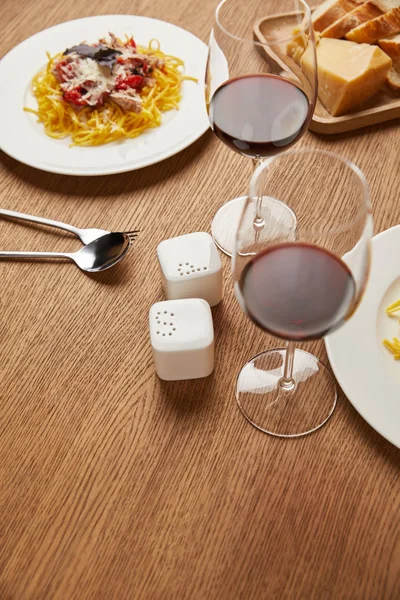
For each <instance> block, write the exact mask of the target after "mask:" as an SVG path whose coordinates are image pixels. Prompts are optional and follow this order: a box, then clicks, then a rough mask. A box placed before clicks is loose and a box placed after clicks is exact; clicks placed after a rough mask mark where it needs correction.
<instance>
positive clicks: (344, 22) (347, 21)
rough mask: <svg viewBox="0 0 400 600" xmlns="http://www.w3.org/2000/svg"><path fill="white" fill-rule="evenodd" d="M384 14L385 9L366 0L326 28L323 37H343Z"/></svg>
mask: <svg viewBox="0 0 400 600" xmlns="http://www.w3.org/2000/svg"><path fill="white" fill-rule="evenodd" d="M382 14H383V11H382V10H381V9H380V8H378V7H377V6H376V5H375V4H374V3H373V2H364V4H362V5H361V6H358V7H357V8H355V9H354V10H351V11H350V12H348V13H346V14H345V15H344V16H343V17H342V18H341V19H338V20H337V21H335V22H334V23H332V25H330V26H329V27H327V28H326V29H324V31H323V32H322V33H321V35H322V37H328V38H337V39H339V38H342V37H344V36H345V35H346V33H348V32H349V31H351V29H354V28H355V27H358V26H359V25H361V24H362V23H365V22H366V21H370V20H371V19H375V18H376V17H379V16H380V15H382Z"/></svg>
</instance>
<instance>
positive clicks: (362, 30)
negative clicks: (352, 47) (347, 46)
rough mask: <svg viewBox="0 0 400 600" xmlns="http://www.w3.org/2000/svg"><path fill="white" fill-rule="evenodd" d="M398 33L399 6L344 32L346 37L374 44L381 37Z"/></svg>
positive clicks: (399, 29) (399, 31)
mask: <svg viewBox="0 0 400 600" xmlns="http://www.w3.org/2000/svg"><path fill="white" fill-rule="evenodd" d="M396 33H400V7H398V6H397V7H395V8H392V9H391V10H389V11H388V12H387V13H384V14H383V15H381V16H380V17H376V18H375V19H372V20H371V21H367V22H366V23H363V24H362V25H359V26H358V27H356V28H355V29H352V30H351V31H349V32H348V33H347V34H346V39H347V40H350V41H351V42H357V43H359V44H362V43H366V44H375V43H376V42H378V41H379V40H380V39H382V38H386V37H388V36H391V35H394V34H396Z"/></svg>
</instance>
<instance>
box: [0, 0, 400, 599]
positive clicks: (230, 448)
mask: <svg viewBox="0 0 400 600" xmlns="http://www.w3.org/2000/svg"><path fill="white" fill-rule="evenodd" d="M215 4H216V2H215V1H214V0H203V1H202V2H201V3H198V4H196V5H194V3H193V2H191V1H190V0H176V1H175V2H172V3H167V2H165V0H130V1H129V2H128V0H99V1H98V2H96V3H95V2H90V1H89V2H78V1H77V0H65V1H64V2H62V3H54V1H53V0H36V1H34V0H25V1H24V2H23V3H22V2H18V1H16V0H3V2H2V3H1V4H0V23H1V25H2V27H1V29H2V35H1V38H0V56H3V55H4V54H5V53H6V52H7V51H9V50H10V49H11V48H12V47H13V46H15V45H16V44H18V43H19V42H21V41H22V40H23V39H25V38H27V37H29V36H31V35H32V34H34V33H36V32H37V31H39V30H41V29H43V28H45V27H48V26H51V25H54V24H56V23H59V22H61V21H66V20H70V19H74V18H79V17H84V16H88V15H95V14H111V13H129V14H140V15H147V16H151V17H157V18H161V19H165V20H169V21H172V22H173V23H176V24H177V25H180V26H182V27H184V28H187V29H189V30H191V31H192V32H193V33H194V34H196V35H198V36H199V37H200V38H201V39H203V40H205V41H206V40H207V38H208V33H209V30H210V26H211V23H212V18H213V11H214V8H215ZM247 4H248V6H249V7H250V6H251V4H252V0H248V2H247ZM1 85H7V82H4V81H3V82H1ZM301 144H306V145H311V146H315V147H320V148H329V149H332V150H335V151H336V152H339V153H341V154H343V155H344V156H347V157H348V158H349V159H351V160H353V161H354V162H356V163H357V164H358V165H359V166H360V168H361V169H362V170H363V171H364V173H365V175H366V177H367V179H368V181H369V183H370V187H371V192H372V202H373V207H374V216H375V225H376V231H380V230H382V229H385V228H387V227H390V226H392V225H395V224H397V223H399V222H400V191H399V181H400V179H399V176H400V171H399V169H400V167H399V156H400V136H399V128H398V124H397V123H395V122H392V123H388V124H385V125H381V126H374V127H371V128H368V129H364V130H362V131H359V132H352V133H348V134H343V135H340V136H333V137H329V138H328V137H326V138H325V137H322V136H321V137H319V136H316V135H313V134H307V135H306V136H305V138H304V140H303V141H302V142H301ZM250 175H251V165H250V161H248V160H246V159H245V158H242V157H240V156H237V155H235V154H234V153H233V152H231V150H229V149H228V148H226V147H225V146H224V145H223V144H222V143H220V141H219V140H217V139H216V138H215V139H214V137H213V134H212V133H211V132H208V133H207V134H206V135H204V136H203V137H202V138H201V139H200V140H199V141H197V142H196V143H195V144H193V145H192V146H191V147H190V148H188V149H187V150H185V151H183V152H181V153H180V154H178V155H176V156H174V157H172V158H170V159H168V160H166V161H164V162H162V163H160V164H158V165H155V166H153V167H148V168H146V169H142V170H140V171H136V172H131V173H126V174H124V175H115V176H110V177H94V178H84V177H66V176H58V175H53V174H48V173H42V172H39V171H36V170H34V169H32V168H29V167H26V166H24V165H22V164H19V163H18V162H16V161H15V160H13V159H11V158H9V157H8V156H6V155H5V154H0V205H1V206H2V207H4V208H10V209H16V210H20V211H25V212H30V213H35V214H42V215H44V216H48V217H50V218H57V219H61V220H64V221H67V222H71V223H74V224H76V225H78V226H82V227H85V226H95V227H102V228H106V229H115V230H121V229H132V228H136V227H138V228H140V229H141V231H142V233H141V234H140V237H139V239H138V242H137V244H136V246H135V248H134V250H133V252H132V253H131V255H130V257H129V258H128V259H127V260H126V261H125V262H123V263H122V264H121V265H120V266H119V267H117V268H115V269H113V270H111V271H109V272H105V273H104V274H102V275H98V276H87V275H84V274H83V273H81V272H80V271H79V270H78V269H77V268H76V267H74V266H73V265H72V264H69V263H68V264H64V263H63V264H54V263H41V264H33V263H28V262H16V261H15V262H11V261H7V262H5V261H3V262H1V263H0V598H1V600H10V599H12V600H20V599H41V598H52V599H53V598H57V599H70V598H71V599H75V598H76V599H78V598H79V599H86V598H95V599H110V598H116V599H125V598H133V599H146V600H147V599H149V600H153V599H155V600H158V599H160V600H161V599H163V600H166V599H168V600H169V599H181V598H182V599H183V598H185V599H186V598H188V599H236V598H243V599H253V598H254V599H256V598H257V599H259V598H266V599H270V598H273V599H275V598H276V599H280V598H295V599H297V598H305V599H316V600H320V599H331V598H334V599H336V598H346V599H360V600H361V599H362V600H364V599H371V600H373V599H393V600H396V599H398V598H400V532H399V525H400V523H399V521H400V490H399V462H400V451H399V450H398V449H396V448H395V447H394V446H392V445H391V444H390V443H388V442H386V441H385V440H384V439H383V438H381V437H380V436H379V435H378V434H377V433H376V432H375V431H374V430H373V429H372V428H371V427H370V426H369V425H368V424H367V423H366V422H365V421H363V419H362V418H361V417H360V416H359V415H358V413H357V412H356V411H355V410H354V409H353V408H352V406H351V404H350V403H349V402H348V401H347V399H346V398H345V397H344V396H343V394H341V395H340V398H339V403H338V407H337V410H336V412H335V414H334V416H333V418H332V419H331V421H330V422H329V424H328V425H327V426H326V427H324V428H323V429H321V430H320V431H318V432H317V433H315V434H313V435H311V436H309V437H305V438H303V439H298V440H286V441H285V440H279V439H275V438H272V437H269V436H268V435H264V434H262V433H259V432H258V431H256V430H255V429H254V428H253V427H251V426H250V425H249V424H248V423H247V422H246V421H245V420H244V419H243V417H242V416H241V414H240V412H239V411H238V409H237V407H236V403H235V400H234V384H235V379H236V375H237V373H238V371H239V369H240V366H241V365H242V364H243V363H244V362H245V361H246V360H248V359H249V358H250V357H251V356H253V355H254V354H256V353H257V352H259V351H261V350H263V349H265V348H267V347H270V346H273V345H274V344H276V340H274V339H273V338H271V337H269V336H267V335H265V334H263V333H262V332H261V331H260V330H258V329H257V328H256V327H255V326H253V325H252V324H251V323H250V322H249V321H248V320H247V319H246V317H245V316H244V314H243V313H242V311H241V310H240V308H239V306H238V303H237V301H236V300H235V298H234V294H233V288H232V281H231V274H230V260H229V259H228V258H226V257H223V266H224V279H225V298H224V301H223V302H222V303H221V304H220V305H219V306H218V307H216V308H215V309H213V315H214V322H215V330H216V367H215V372H214V374H213V376H211V377H210V378H207V379H204V380H197V381H191V382H180V383H165V382H161V381H160V380H158V379H157V377H156V375H155V373H154V368H153V364H152V357H151V349H150V344H149V339H148V327H147V319H148V310H149V308H150V305H151V304H152V303H153V302H155V301H157V300H160V299H162V297H163V295H162V291H161V283H160V277H159V273H158V267H157V262H156V253H155V252H156V246H157V244H158V243H159V242H160V241H161V240H162V239H164V238H168V237H171V236H174V235H179V234H183V233H188V232H191V231H197V230H206V231H207V230H208V229H209V223H210V221H211V217H212V215H213V214H214V212H215V211H216V209H217V208H218V207H219V206H220V205H221V204H222V203H223V202H224V201H225V200H227V199H229V198H231V197H234V196H235V195H237V194H238V193H243V192H245V191H246V189H247V185H248V182H249V178H250ZM0 247H1V249H11V250H12V249H31V250H34V249H43V250H50V249H55V248H57V249H61V250H63V249H68V248H70V249H73V248H78V247H79V243H78V242H77V241H76V240H74V239H72V238H71V236H68V235H65V236H62V235H61V236H60V235H59V233H57V232H56V231H52V230H49V229H45V228H41V227H36V226H30V225H27V224H22V223H16V222H13V221H10V220H1V222H0ZM399 261H400V257H399ZM399 264H400V262H399ZM306 347H307V346H306ZM313 347H314V348H315V350H316V352H317V353H318V354H319V356H320V357H321V358H322V359H323V360H326V353H325V350H324V346H323V343H322V342H319V343H317V344H314V346H313ZM377 400H379V399H377ZM399 401H400V400H399ZM399 426H400V424H399Z"/></svg>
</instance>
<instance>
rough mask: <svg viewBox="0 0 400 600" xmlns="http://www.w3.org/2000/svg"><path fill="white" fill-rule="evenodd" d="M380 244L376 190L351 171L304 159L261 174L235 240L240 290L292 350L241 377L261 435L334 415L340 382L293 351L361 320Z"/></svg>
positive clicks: (313, 153) (327, 158)
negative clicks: (374, 244)
mask: <svg viewBox="0 0 400 600" xmlns="http://www.w3.org/2000/svg"><path fill="white" fill-rule="evenodd" d="M278 206H279V210H278V209H277V207H278ZM255 223H258V226H257V227H254V224H255ZM371 236H372V217H371V208H370V202H369V194H368V186H367V184H366V181H365V178H364V176H363V174H362V173H361V171H360V170H359V169H358V167H356V166H355V165H353V164H352V163H350V162H349V161H347V160H344V159H342V158H340V157H338V156H336V155H335V154H332V153H330V152H325V151H322V150H311V149H301V150H291V151H287V152H284V153H282V154H280V155H277V156H275V157H272V158H270V159H267V160H266V161H265V162H264V163H263V164H262V165H261V166H259V167H258V168H257V169H256V171H255V174H254V176H253V178H252V180H251V183H250V190H249V197H248V198H247V200H246V205H245V208H244V210H243V214H242V217H241V221H240V224H239V227H238V231H237V235H236V248H235V256H234V264H233V272H234V280H235V290H236V294H237V296H238V299H239V301H240V304H241V306H242V307H243V309H244V311H245V312H246V314H247V315H248V316H249V317H250V318H251V319H252V320H253V322H254V323H256V325H258V326H259V327H261V328H262V329H263V330H264V331H267V332H268V333H270V334H272V335H274V336H276V337H280V338H282V339H284V340H289V343H288V346H287V350H285V348H278V349H276V350H272V351H268V352H266V353H263V354H262V355H259V356H258V357H256V359H254V360H253V361H250V363H248V365H246V366H245V367H244V369H243V370H242V371H241V373H240V375H239V379H238V388H237V400H238V403H239V407H240V408H241V410H242V412H243V413H244V414H245V416H246V418H248V420H250V421H251V422H252V423H253V424H255V425H256V426H257V427H258V428H259V429H262V430H263V431H267V432H269V433H273V434H275V435H284V436H291V435H303V434H304V433H309V432H310V431H312V430H315V429H316V428H318V427H319V426H321V425H322V424H323V423H324V422H325V421H326V420H327V418H329V416H330V415H331V414H332V411H333V409H334V406H335V402H336V388H335V384H334V381H333V378H332V377H331V375H330V373H329V372H328V371H327V370H326V369H325V367H324V366H323V365H322V364H321V363H320V361H319V360H318V359H317V358H316V357H313V356H312V355H310V354H308V353H305V352H302V351H300V350H295V347H294V342H299V341H305V340H313V339H319V338H321V337H324V336H325V335H327V334H328V333H331V332H332V331H334V330H335V329H337V328H338V327H340V326H341V325H343V324H344V322H345V321H346V320H347V319H349V318H350V317H351V315H352V314H353V313H354V311H355V309H356V307H357V306H358V304H359V302H360V300H361V298H362V294H363V291H364V289H365V285H366V282H367V278H368V272H369V257H370V245H369V242H370V239H371ZM293 369H294V370H293ZM255 374H256V375H257V381H258V384H260V382H261V384H260V385H258V384H255V378H254V377H255ZM268 386H269V388H270V389H269V391H268V392H265V393H264V392H263V391H262V390H265V389H267V388H268ZM322 389H324V390H325V391H324V395H323V396H322V397H320V390H322ZM260 390H261V391H260ZM260 394H262V395H263V397H264V399H263V402H261V398H260ZM289 395H290V397H291V401H290V402H287V399H288V397H289ZM313 398H314V400H313ZM285 405H287V406H286V409H285V408H284V407H285ZM266 406H270V407H273V409H270V410H266V408H265V407H266ZM296 406H297V409H298V411H300V407H301V411H300V412H301V414H300V413H299V412H296ZM289 409H290V410H289ZM285 410H286V412H290V414H291V416H290V418H289V417H287V416H286V412H285ZM260 411H261V412H262V415H261V416H260ZM276 411H278V412H279V415H280V416H279V422H278V421H277V419H276Z"/></svg>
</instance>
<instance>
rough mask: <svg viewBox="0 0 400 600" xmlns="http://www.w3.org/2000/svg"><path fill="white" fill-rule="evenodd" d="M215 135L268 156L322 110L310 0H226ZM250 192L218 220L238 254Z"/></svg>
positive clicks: (213, 99)
mask: <svg viewBox="0 0 400 600" xmlns="http://www.w3.org/2000/svg"><path fill="white" fill-rule="evenodd" d="M205 95H206V105H207V111H208V115H209V119H210V124H211V127H212V129H213V131H214V133H215V134H216V135H217V136H218V137H219V139H220V140H222V141H223V142H224V143H225V144H226V145H227V146H229V148H231V149H232V150H234V151H235V152H238V153H239V154H242V155H243V156H248V157H250V158H251V159H252V160H253V163H254V167H256V166H257V165H258V164H259V163H260V161H261V160H262V159H263V158H265V157H267V156H271V155H274V154H276V153H277V152H280V151H282V150H284V149H286V148H288V147H289V146H291V145H292V144H294V143H295V142H296V141H297V140H298V139H299V138H300V137H301V136H302V135H303V134H304V132H305V131H306V129H307V127H308V124H309V121H310V119H311V117H312V114H313V112H314V106H315V101H316V96H317V75H316V55H315V41H314V33H313V28H312V25H311V13H310V9H309V7H308V5H307V4H306V2H305V1H304V0H279V1H278V0H269V1H268V0H267V1H265V0H263V1H262V2H259V1H258V4H257V1H256V3H252V4H251V10H249V6H248V4H247V3H246V2H243V0H222V2H221V3H220V4H219V5H218V7H217V9H216V13H215V22H214V26H213V29H212V30H211V34H210V41H209V52H208V61H207V68H206V74H205ZM244 201H245V197H243V196H242V197H240V198H236V199H235V200H231V201H230V202H227V203H226V204H224V205H223V206H222V207H221V208H220V209H219V210H218V212H217V214H216V215H215V217H214V220H213V222H212V226H211V230H212V235H213V238H214V241H215V242H216V244H217V246H218V247H219V248H220V249H221V250H222V251H223V252H225V254H228V255H229V256H232V253H233V251H234V245H235V234H236V229H237V226H238V223H239V220H240V215H241V213H242V210H243V204H244Z"/></svg>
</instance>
